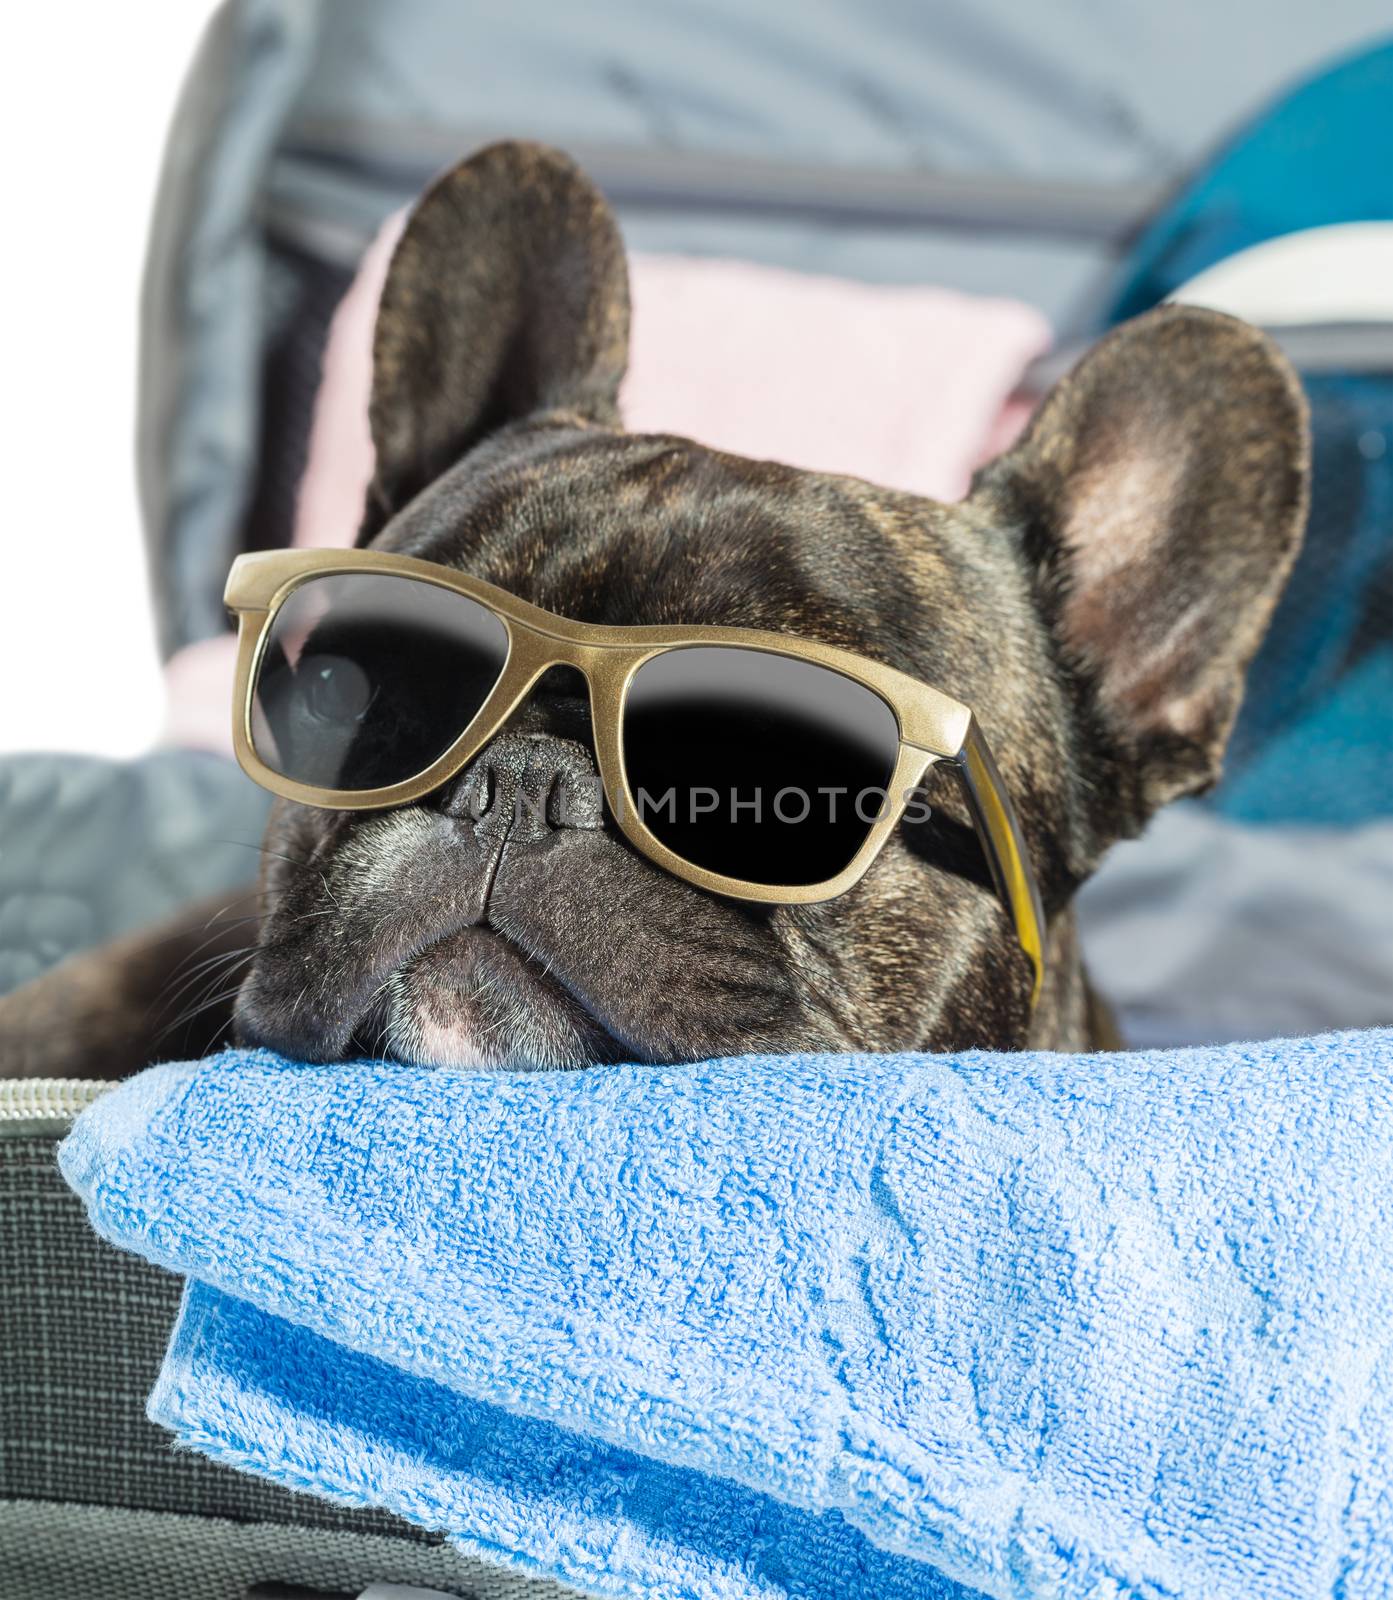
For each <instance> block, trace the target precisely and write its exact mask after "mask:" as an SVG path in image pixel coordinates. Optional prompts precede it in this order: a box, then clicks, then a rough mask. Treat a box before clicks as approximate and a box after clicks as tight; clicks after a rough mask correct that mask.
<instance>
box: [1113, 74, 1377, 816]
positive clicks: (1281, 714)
mask: <svg viewBox="0 0 1393 1600" xmlns="http://www.w3.org/2000/svg"><path fill="white" fill-rule="evenodd" d="M1389 220H1393V43H1386V44H1380V45H1378V46H1377V47H1375V48H1374V49H1371V50H1367V51H1365V52H1363V53H1361V54H1359V55H1356V56H1351V57H1349V58H1348V59H1346V60H1344V61H1341V62H1339V63H1338V64H1337V65H1335V66H1333V67H1331V68H1328V69H1327V70H1325V71H1322V72H1321V73H1320V74H1318V75H1317V76H1315V77H1313V78H1311V79H1310V80H1309V81H1307V82H1306V83H1304V84H1302V85H1301V86H1300V87H1298V88H1297V89H1295V90H1294V91H1292V92H1291V93H1289V94H1288V95H1286V96H1284V97H1283V98H1281V99H1279V100H1278V101H1276V102H1275V103H1274V104H1272V105H1271V106H1269V107H1267V108H1266V109H1265V110H1264V111H1263V112H1261V113H1260V114H1259V115H1258V116H1257V117H1256V118H1255V119H1253V120H1252V121H1251V122H1250V123H1249V124H1248V125H1247V126H1245V127H1244V128H1243V130H1242V131H1241V132H1240V133H1238V134H1237V135H1236V136H1235V137H1234V138H1233V139H1232V140H1231V141H1230V142H1229V143H1228V144H1227V145H1226V146H1225V147H1224V148H1223V149H1222V150H1220V151H1219V152H1218V153H1217V154H1216V155H1215V156H1214V157H1212V158H1211V160H1210V161H1209V162H1208V163H1206V165H1205V166H1204V168H1203V169H1202V170H1201V171H1200V172H1199V173H1198V174H1197V175H1196V176H1195V178H1194V179H1193V180H1192V181H1191V182H1190V183H1189V184H1188V185H1187V186H1186V187H1185V188H1184V190H1183V191H1182V192H1181V193H1180V194H1179V195H1177V196H1176V198H1175V199H1174V200H1173V201H1172V202H1171V203H1170V204H1169V205H1168V206H1167V207H1166V208H1165V210H1164V211H1163V212H1162V213H1161V215H1160V216H1159V217H1158V218H1157V219H1156V221H1155V222H1154V223H1153V224H1152V225H1151V227H1150V228H1149V229H1148V230H1147V231H1146V233H1145V234H1144V235H1143V237H1142V239H1141V240H1140V242H1139V243H1138V244H1137V246H1136V248H1135V249H1134V250H1133V252H1132V254H1131V256H1130V257H1129V259H1128V261H1127V263H1126V266H1125V268H1124V270H1123V273H1122V278H1121V283H1120V286H1119V288H1118V290H1117V292H1116V295H1115V297H1114V299H1113V301H1112V304H1111V307H1110V309H1109V311H1108V312H1107V315H1106V318H1105V321H1106V322H1108V323H1113V322H1117V321H1120V320H1122V319H1123V318H1125V317H1129V316H1134V315H1136V314H1138V313H1140V312H1142V311H1146V310H1148V309H1149V308H1150V307H1152V306H1154V305H1156V304H1158V303H1159V302H1160V301H1162V300H1163V299H1165V298H1166V297H1167V296H1168V295H1171V294H1173V293H1175V292H1176V291H1177V290H1179V289H1180V288H1181V287H1182V286H1183V285H1184V284H1185V283H1187V282H1188V281H1189V280H1190V279H1191V278H1193V277H1195V276H1196V275H1197V274H1198V273H1200V272H1203V271H1205V270H1206V269H1207V268H1209V267H1212V266H1214V265H1215V264H1216V263H1218V262H1220V261H1223V260H1224V259H1226V258H1227V257H1229V256H1232V255H1234V254H1236V253H1237V252H1239V251H1241V250H1245V249H1248V248H1249V247H1250V246H1253V245H1257V244H1261V243H1263V242H1265V241H1266V240H1269V239H1273V238H1276V237H1278V236H1280V235H1284V234H1290V233H1296V232H1300V231H1303V230H1305V229H1309V228H1317V227H1322V226H1325V225H1328V224H1335V223H1347V222H1368V221H1389ZM1305 384H1306V390H1307V395H1308V398H1309V400H1310V404H1311V431H1312V441H1313V477H1312V493H1311V515H1310V520H1309V522H1308V525H1307V529H1306V540H1305V544H1304V547H1303V549H1302V552H1301V555H1300V557H1299V559H1298V562H1297V565H1296V568H1295V570H1294V572H1293V573H1292V577H1291V581H1290V583H1289V584H1288V586H1287V589H1286V592H1285V594H1284V595H1283V597H1282V600H1281V603H1280V605H1279V606H1278V609H1277V612H1276V615H1275V616H1274V618H1273V620H1272V626H1271V628H1270V629H1269V631H1268V635H1267V638H1266V640H1265V641H1264V644H1263V646H1262V648H1261V650H1260V651H1259V653H1258V656H1257V659H1256V660H1255V661H1254V663H1253V665H1252V668H1251V670H1250V672H1249V674H1248V685H1247V694H1246V697H1245V700H1244V704H1243V708H1242V712H1241V715H1240V717H1239V721H1238V725H1237V727H1236V728H1235V730H1234V734H1233V738H1232V740H1231V742H1230V746H1229V754H1228V761H1227V768H1226V777H1225V779H1224V781H1223V782H1222V783H1221V784H1220V786H1219V787H1218V788H1217V789H1216V790H1215V792H1214V795H1213V797H1212V802H1211V803H1212V804H1213V805H1214V807H1215V808H1216V809H1217V810H1218V811H1219V812H1221V813H1222V814H1223V815H1224V816H1226V817H1229V818H1231V819H1233V820H1234V821H1238V822H1252V823H1265V824H1311V825H1316V826H1320V827H1338V826H1357V825H1359V824H1361V823H1366V822H1374V821H1377V820H1379V819H1382V818H1385V817H1388V816H1390V815H1393V701H1390V700H1389V699H1387V698H1385V697H1384V696H1383V695H1382V694H1381V693H1380V692H1379V686H1380V685H1386V683H1387V672H1386V665H1385V664H1384V663H1385V654H1386V652H1388V651H1389V650H1393V373H1380V372H1370V373H1363V374H1354V373H1348V374H1341V373H1333V372H1332V373H1321V374H1308V375H1306V377H1305Z"/></svg>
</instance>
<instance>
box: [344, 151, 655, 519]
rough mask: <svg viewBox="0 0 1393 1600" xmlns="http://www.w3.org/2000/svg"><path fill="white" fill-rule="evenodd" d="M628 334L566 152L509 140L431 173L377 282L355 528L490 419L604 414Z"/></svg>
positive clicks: (603, 222)
mask: <svg viewBox="0 0 1393 1600" xmlns="http://www.w3.org/2000/svg"><path fill="white" fill-rule="evenodd" d="M628 342H629V289H628V275H627V270H626V267H625V259H624V246H623V241H622V240H621V238H620V235H619V229H618V226H617V224H616V223H615V220H614V216H613V214H612V213H611V211H610V209H609V207H608V205H607V204H606V203H605V200H604V198H603V197H602V196H601V194H600V192H599V190H598V189H596V188H595V186H594V185H593V184H592V183H591V182H590V180H589V179H588V178H586V177H585V175H584V174H583V173H582V172H581V171H580V170H579V168H577V167H576V165H575V164H574V162H572V161H571V160H570V159H569V158H568V157H566V156H564V155H562V154H561V153H560V152H559V151H556V150H549V149H547V148H545V147H544V146H542V145H536V144H523V143H516V142H510V143H506V144H495V145H490V146H489V147H488V148H487V149H485V150H481V151H480V152H479V153H478V154H477V155H474V156H471V157H470V158H469V160H467V161H463V162H461V163H460V164H459V166H457V167H455V168H453V169H452V170H451V171H450V172H448V173H446V174H445V176H444V177H442V178H440V179H439V180H438V181H437V182H436V183H435V184H434V185H433V187H432V188H431V189H429V190H428V191H427V193H426V194H425V196H424V197H423V198H422V200H421V201H420V203H419V204H418V205H417V206H416V208H415V210H414V211H413V212H412V213H411V216H410V218H409V219H408V221H407V224H406V229H405V232H404V233H403V234H402V237H401V241H400V243H399V244H398V245H397V248H396V252H395V254H394V255H393V257H392V263H391V266H390V268H389V269H388V273H387V282H386V286H385V287H384V289H383V292H382V300H381V304H380V307H379V310H378V317H377V332H376V336H375V339H374V344H373V386H372V401H371V406H370V410H369V418H370V422H371V427H372V439H373V445H374V447H375V449H376V453H377V462H376V470H375V473H374V476H373V481H372V486H371V488H370V490H369V493H368V506H367V510H366V514H365V519H364V527H363V530H362V532H361V533H360V535H359V542H360V543H365V542H366V541H367V540H368V539H369V538H371V537H372V535H373V534H374V533H376V532H377V531H378V529H380V528H381V527H382V526H383V525H384V524H385V523H386V522H387V521H388V519H389V518H391V517H392V516H393V515H395V513H396V512H398V511H399V510H401V508H402V507H403V506H404V505H405V504H406V503H407V502H408V501H409V500H410V499H412V498H413V496H415V495H416V494H418V493H419V492H420V491H421V490H422V489H424V488H425V487H426V486H427V485H428V484H429V483H431V482H433V481H434V480H435V479H436V478H438V477H439V476H440V474H441V473H442V472H444V471H445V469H446V468H447V467H450V466H452V465H453V464H454V463H455V462H456V461H458V460H459V459H460V457H461V456H463V455H464V454H465V452H466V451H468V450H469V449H471V448H472V447H473V446H474V445H475V444H477V443H478V442H479V441H480V440H481V439H483V438H484V437H486V436H487V435H488V434H489V433H491V432H493V430H494V429H496V428H499V427H502V426H503V425H504V424H506V423H509V422H514V421H517V420H520V419H521V418H523V417H527V416H530V415H533V414H534V413H537V412H543V411H553V410H561V411H566V412H570V413H572V414H575V415H577V416H580V417H582V418H584V419H586V420H588V421H594V422H597V423H601V424H614V423H616V422H617V420H618V412H617V400H618V394H619V385H620V381H621V380H622V378H623V376H624V369H625V365H626V362H627V359H628Z"/></svg>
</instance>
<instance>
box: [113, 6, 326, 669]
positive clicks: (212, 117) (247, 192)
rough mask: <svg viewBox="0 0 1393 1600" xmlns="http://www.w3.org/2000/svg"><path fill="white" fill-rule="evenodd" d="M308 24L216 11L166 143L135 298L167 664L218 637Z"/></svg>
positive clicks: (296, 10) (310, 37)
mask: <svg viewBox="0 0 1393 1600" xmlns="http://www.w3.org/2000/svg"><path fill="white" fill-rule="evenodd" d="M317 16H318V7H317V5H316V4H313V3H310V4H307V3H305V0H237V3H236V4H232V5H226V6H224V7H223V8H222V9H221V10H220V11H219V12H218V13H217V14H216V15H215V17H214V20H213V23H212V26H211V27H210V29H209V32H208V35H207V37H206V38H205V40H204V43H203V46H202V49H201V50H200V53H199V55H198V58H197V59H196V61H195V63H194V66H193V68H192V70H191V73H190V75H189V78H188V80H187V82H186V84H185V87H184V92H183V94H182V96H181V99H180V102H179V107H178V110H177V112H176V114H175V119H174V123H173V126H172V127H171V129H170V133H169V139H168V143H167V146H166V150H165V160H164V168H163V171H162V173H161V178H160V190H159V197H158V200H157V203H156V208H155V215H154V220H153V223H152V226H151V234H150V245H149V250H148V253H147V257H146V265H145V278H144V284H143V286H142V292H141V336H140V407H139V417H138V438H137V470H138V477H139V485H140V496H141V508H142V512H143V515H144V520H145V530H146V542H147V552H148V557H149V562H150V571H151V581H152V584H153V587H154V590H155V596H156V614H157V618H158V622H159V627H160V642H161V648H162V649H163V651H164V652H165V654H169V653H171V652H172V651H173V650H174V649H176V648H177V647H178V646H179V645H181V644H187V643H188V642H189V641H190V640H192V639H202V638H207V637H209V636H210V635H212V634H215V633H219V632H221V631H222V629H223V628H224V627H225V626H226V617H225V614H224V612H223V609H222V603H221V597H222V585H223V581H224V579H225V578H226V576H227V567H228V563H229V562H230V560H231V558H232V555H233V553H234V552H235V551H236V550H237V549H238V548H240V545H239V540H240V536H241V521H242V514H243V510H244V508H245V505H246V502H247V498H248V495H249V493H250V488H251V479H252V475H253V473H254V472H255V471H256V465H257V461H256V443H257V426H258V398H259V397H258V385H259V382H260V373H261V340H262V327H261V316H262V307H261V280H262V267H263V263H262V250H261V235H260V221H259V215H258V207H259V192H260V188H261V184H262V181H263V177H264V174H265V170H266V166H267V162H268V160H269V156H270V152H271V150H272V148H273V146H274V143H275V140H276V138H277V136H278V134H279V132H280V129H281V125H282V122H283V120H284V116H285V114H286V112H287V110H288V107H289V105H290V103H291V101H292V99H293V97H294V94H295V92H296V90H297V89H298V88H299V86H300V83H301V81H302V78H303V76H304V73H305V72H306V71H307V70H308V66H309V61H310V56H311V51H312V48H313V44H314V38H315V28H316V22H317Z"/></svg>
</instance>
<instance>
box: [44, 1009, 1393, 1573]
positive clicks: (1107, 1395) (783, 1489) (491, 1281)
mask: <svg viewBox="0 0 1393 1600" xmlns="http://www.w3.org/2000/svg"><path fill="white" fill-rule="evenodd" d="M1391 1065H1393V1033H1390V1032H1371V1033H1365V1034H1337V1035H1330V1036H1327V1037H1324V1038H1320V1039H1314V1040H1301V1041H1287V1042H1279V1043H1275V1044H1270V1045H1261V1046H1230V1047H1225V1048H1221V1049H1204V1050H1188V1051H1173V1052H1157V1053H1154V1054H1141V1053H1139V1054H1133V1055H1117V1056H1092V1057H1071V1056H1058V1055H986V1054H968V1055H962V1056H957V1057H924V1056H881V1057H823V1058H789V1059H771V1058H764V1057H760V1058H746V1059H742V1060H732V1061H717V1062H711V1063H705V1064H702V1065H699V1066H692V1067H674V1068H653V1067H606V1068H598V1069H595V1070H593V1071H590V1072H585V1073H575V1074H556V1075H553V1074H541V1075H511V1074H484V1073H479V1074H474V1073H443V1072H434V1073H433V1072H429V1071H425V1070H421V1069H415V1068H408V1067H402V1066H398V1065H386V1064H383V1063H380V1062H379V1063H365V1064H358V1065H347V1066H344V1065H335V1066H327V1067H325V1066H315V1067H304V1066H294V1065H291V1064H288V1063H285V1062H281V1061H279V1060H277V1059H276V1058H274V1057H271V1056H269V1055H267V1054H264V1053H257V1052H246V1053H229V1054H226V1055H223V1056H220V1057H215V1058H213V1059H210V1060H207V1061H203V1062H199V1063H196V1064H191V1065H184V1066H173V1067H160V1068H156V1069H154V1070H152V1071H151V1072H148V1073H145V1074H142V1075H141V1076H140V1077H138V1078H136V1079H133V1080H131V1081H130V1082H129V1083H127V1084H124V1085H122V1086H121V1087H120V1088H118V1089H116V1090H114V1091H113V1092H112V1093H111V1094H109V1095H107V1096H105V1097H104V1098H103V1099H101V1100H100V1101H98V1102H97V1104H96V1105H94V1106H93V1107H92V1108H91V1109H90V1110H89V1111H88V1112H86V1113H85V1114H84V1115H83V1116H82V1118H81V1119H80V1120H79V1121H78V1123H77V1125H76V1127H75V1128H74V1131H73V1133H72V1134H71V1135H70V1137H69V1139H68V1140H67V1142H66V1143H65V1145H64V1146H63V1149H62V1154H61V1161H62V1166H63V1170H64V1172H65V1173H66V1174H67V1176H68V1179H69V1181H70V1182H71V1183H72V1184H73V1185H74V1186H75V1187H76V1188H77V1189H78V1190H79V1192H80V1193H82V1194H83V1196H84V1197H85V1198H86V1200H87V1203H88V1206H89V1209H90V1212H91V1215H92V1219H93V1222H94V1223H95V1225H96V1226H97V1228H98V1229H99V1230H100V1231H101V1232H102V1233H104V1234H105V1235H107V1237H109V1238H111V1239H112V1240H113V1241H115V1242H116V1243H117V1244H120V1245H123V1246H125V1247H126V1248H129V1249H133V1250H137V1251H139V1252H140V1253H141V1254H143V1255H145V1256H147V1257H148V1258H149V1259H151V1260H153V1261H155V1262H158V1263H160V1264H161V1265H163V1266H166V1267H168V1268H170V1269H172V1270H174V1271H176V1272H180V1273H183V1274H185V1275H186V1276H187V1277H188V1278H189V1279H190V1287H189V1291H188V1294H187V1296H186V1299H185V1305H184V1311H183V1314H182V1317H181V1320H180V1323H179V1326H178V1328H177V1329H176V1332H175V1335H174V1339H173V1342H172V1345H171V1348H170V1352H169V1355H168V1358H167V1360H166V1363H165V1367H164V1371H163V1373H162V1375H161V1377H160V1380H159V1384H158V1386H157V1388H156V1391H155V1393H154V1395H153V1396H152V1399H151V1414H152V1416H153V1417H154V1418H155V1419H156V1420H157V1421H159V1422H161V1423H163V1424H165V1425H166V1426H168V1427H170V1428H171V1429H172V1430H173V1431H174V1432H175V1433H176V1434H177V1435H178V1436H179V1437H180V1438H181V1439H182V1440H184V1441H185V1442H187V1443H189V1444H191V1445H193V1446H195V1447H197V1448H198V1449H200V1450H203V1451H205V1452H206V1453H208V1454H209V1455H212V1456H214V1457H215V1458H217V1459H220V1460H222V1461H225V1462H229V1463H231V1464H233V1465H236V1466H240V1467H243V1468H246V1469H248V1470H251V1471H254V1472H258V1473H262V1474H265V1475H267V1476H270V1477H272V1478H275V1479H276V1480H278V1481H280V1482H283V1483H288V1484H291V1485H293V1486H298V1487H302V1488H305V1489H309V1490H312V1491H314V1492H316V1493H319V1494H323V1495H326V1496H328V1497H330V1498H333V1499H337V1500H341V1501H345V1502H348V1503H352V1504H370V1505H375V1506H383V1507H386V1508H388V1509H390V1510H394V1511H396V1512H398V1513H400V1514H401V1515H402V1516H404V1517H407V1518H410V1519H412V1520H414V1521H416V1522H419V1523H422V1524H424V1525H426V1526H429V1527H432V1528H436V1529H441V1530H444V1531H445V1532H446V1533H447V1534H448V1535H449V1536H450V1537H451V1538H452V1539H454V1540H455V1541H457V1542H458V1543H459V1544H460V1545H461V1546H463V1547H464V1548H465V1549H467V1550H469V1551H470V1552H471V1553H474V1554H482V1555H485V1556H490V1557H493V1558H495V1559H498V1560H501V1561H504V1562H506V1563H508V1564H510V1565H513V1566H515V1567H517V1568H519V1569H521V1570H524V1571H532V1572H534V1573H538V1574H546V1575H549V1576H552V1577H555V1578H557V1579H560V1580H561V1581H562V1582H565V1583H569V1584H571V1585H573V1586H575V1587H577V1588H580V1589H582V1590H585V1591H587V1592H589V1593H593V1594H597V1595H615V1596H619V1595H623V1596H644V1597H664V1600H679V1597H684V1600H686V1597H694V1596H713V1597H714V1596H721V1597H751V1600H753V1597H755V1596H759V1597H761V1600H772V1597H777V1596H785V1595H787V1596H795V1595H796V1596H804V1597H808V1600H834V1597H836V1600H845V1597H847V1596H860V1595H865V1596H875V1597H882V1596H884V1597H891V1600H897V1597H901V1596H903V1597H905V1600H909V1597H914V1600H929V1597H932V1600H965V1597H966V1594H967V1592H968V1590H969V1589H971V1590H977V1591H980V1592H985V1593H987V1594H990V1595H996V1596H1013V1597H1026V1596H1029V1597H1036V1596H1041V1597H1043V1596H1058V1597H1061V1600H1073V1597H1079V1600H1082V1597H1084V1596H1088V1597H1100V1596H1107V1597H1114V1600H1121V1597H1124V1596H1137V1597H1146V1600H1162V1597H1171V1596H1177V1597H1188V1596H1194V1597H1197V1600H1239V1597H1242V1600H1252V1597H1254V1596H1263V1597H1270V1600H1286V1597H1292V1600H1295V1597H1303V1600H1304V1597H1314V1596H1318V1595H1319V1596H1329V1597H1335V1596H1338V1597H1340V1600H1373V1597H1376V1596H1379V1597H1382V1596H1387V1595H1389V1594H1393V1360H1391V1357H1393V1336H1391V1335H1390V1328H1393V1074H1390V1066H1391ZM962 1586H967V1589H965V1588H964V1587H962Z"/></svg>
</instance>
